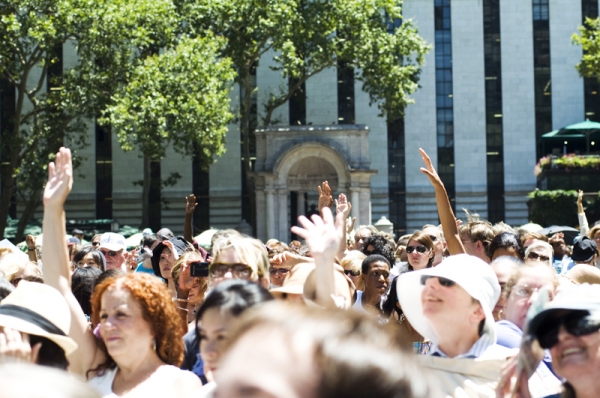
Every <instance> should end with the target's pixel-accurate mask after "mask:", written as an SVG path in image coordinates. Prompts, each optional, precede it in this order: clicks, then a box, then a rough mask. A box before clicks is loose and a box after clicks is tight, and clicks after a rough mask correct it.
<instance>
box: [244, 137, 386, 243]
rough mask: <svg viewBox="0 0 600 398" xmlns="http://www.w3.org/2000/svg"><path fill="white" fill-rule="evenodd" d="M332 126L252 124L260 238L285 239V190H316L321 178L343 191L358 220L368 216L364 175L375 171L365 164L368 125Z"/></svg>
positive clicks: (367, 180) (287, 212) (287, 200)
mask: <svg viewBox="0 0 600 398" xmlns="http://www.w3.org/2000/svg"><path fill="white" fill-rule="evenodd" d="M333 127H335V128H331V126H327V127H320V126H300V127H290V128H286V129H281V128H279V129H277V128H270V129H264V130H257V132H256V135H257V159H256V171H255V173H254V174H253V178H254V180H255V187H256V210H257V212H256V213H257V235H258V237H259V238H260V239H265V240H266V239H269V238H277V239H279V240H282V241H285V242H288V241H289V238H290V231H289V229H290V220H291V218H290V217H291V214H292V213H294V211H291V210H290V193H291V192H297V193H299V194H302V193H303V192H310V191H316V190H317V186H318V185H320V184H321V182H323V181H325V180H327V181H329V183H330V185H331V186H332V189H333V190H334V191H336V192H345V193H347V194H349V196H350V201H351V202H352V205H353V215H354V216H356V217H357V221H358V222H359V223H370V222H371V211H370V198H371V189H370V177H371V176H372V175H373V174H375V173H376V171H374V170H370V169H369V168H368V165H369V164H370V161H369V159H368V143H367V134H368V131H369V130H368V128H366V127H364V126H333ZM290 130H292V131H293V132H294V134H290V132H291V131H290ZM362 144H364V146H363V145H362ZM267 149H268V150H267ZM365 154H366V156H367V157H366V159H365ZM365 166H366V167H365ZM299 206H300V205H298V207H299ZM301 213H303V212H301Z"/></svg>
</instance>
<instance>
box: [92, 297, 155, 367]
mask: <svg viewBox="0 0 600 398" xmlns="http://www.w3.org/2000/svg"><path fill="white" fill-rule="evenodd" d="M100 335H101V336H102V340H103V341H104V344H105V345H106V349H107V350H108V353H109V354H110V356H111V357H113V358H114V359H115V362H117V365H118V364H119V358H120V357H129V356H131V355H142V353H144V352H146V351H147V350H152V349H153V346H154V333H153V332H152V328H151V326H150V325H149V324H148V322H146V320H145V319H144V317H143V315H142V308H141V306H140V305H139V303H138V302H137V301H136V300H134V298H133V297H132V296H131V293H129V291H128V290H126V289H123V288H121V287H116V288H112V289H109V290H106V291H105V292H104V294H103V295H102V299H101V302H100Z"/></svg>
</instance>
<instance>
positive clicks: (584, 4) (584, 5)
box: [581, 0, 600, 122]
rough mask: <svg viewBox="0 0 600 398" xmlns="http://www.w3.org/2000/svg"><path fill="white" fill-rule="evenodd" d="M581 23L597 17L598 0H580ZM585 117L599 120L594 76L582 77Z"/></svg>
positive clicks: (598, 87)
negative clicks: (586, 19)
mask: <svg viewBox="0 0 600 398" xmlns="http://www.w3.org/2000/svg"><path fill="white" fill-rule="evenodd" d="M581 14H582V15H581V23H582V25H583V24H585V18H586V17H587V18H598V1H597V0H581ZM583 92H584V104H585V105H584V106H585V119H589V120H593V121H594V122H600V84H599V83H598V80H597V79H595V78H587V79H583Z"/></svg>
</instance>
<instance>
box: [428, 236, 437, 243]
mask: <svg viewBox="0 0 600 398" xmlns="http://www.w3.org/2000/svg"><path fill="white" fill-rule="evenodd" d="M429 237H430V238H431V240H432V241H434V242H435V241H436V240H437V236H435V235H429Z"/></svg>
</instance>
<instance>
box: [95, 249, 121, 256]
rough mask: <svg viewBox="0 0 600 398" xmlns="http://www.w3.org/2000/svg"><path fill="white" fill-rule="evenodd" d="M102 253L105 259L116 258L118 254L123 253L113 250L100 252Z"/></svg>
mask: <svg viewBox="0 0 600 398" xmlns="http://www.w3.org/2000/svg"><path fill="white" fill-rule="evenodd" d="M100 251H101V252H102V254H104V257H106V256H108V257H114V256H116V255H117V254H119V253H120V252H121V251H118V252H116V251H113V250H100Z"/></svg>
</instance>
